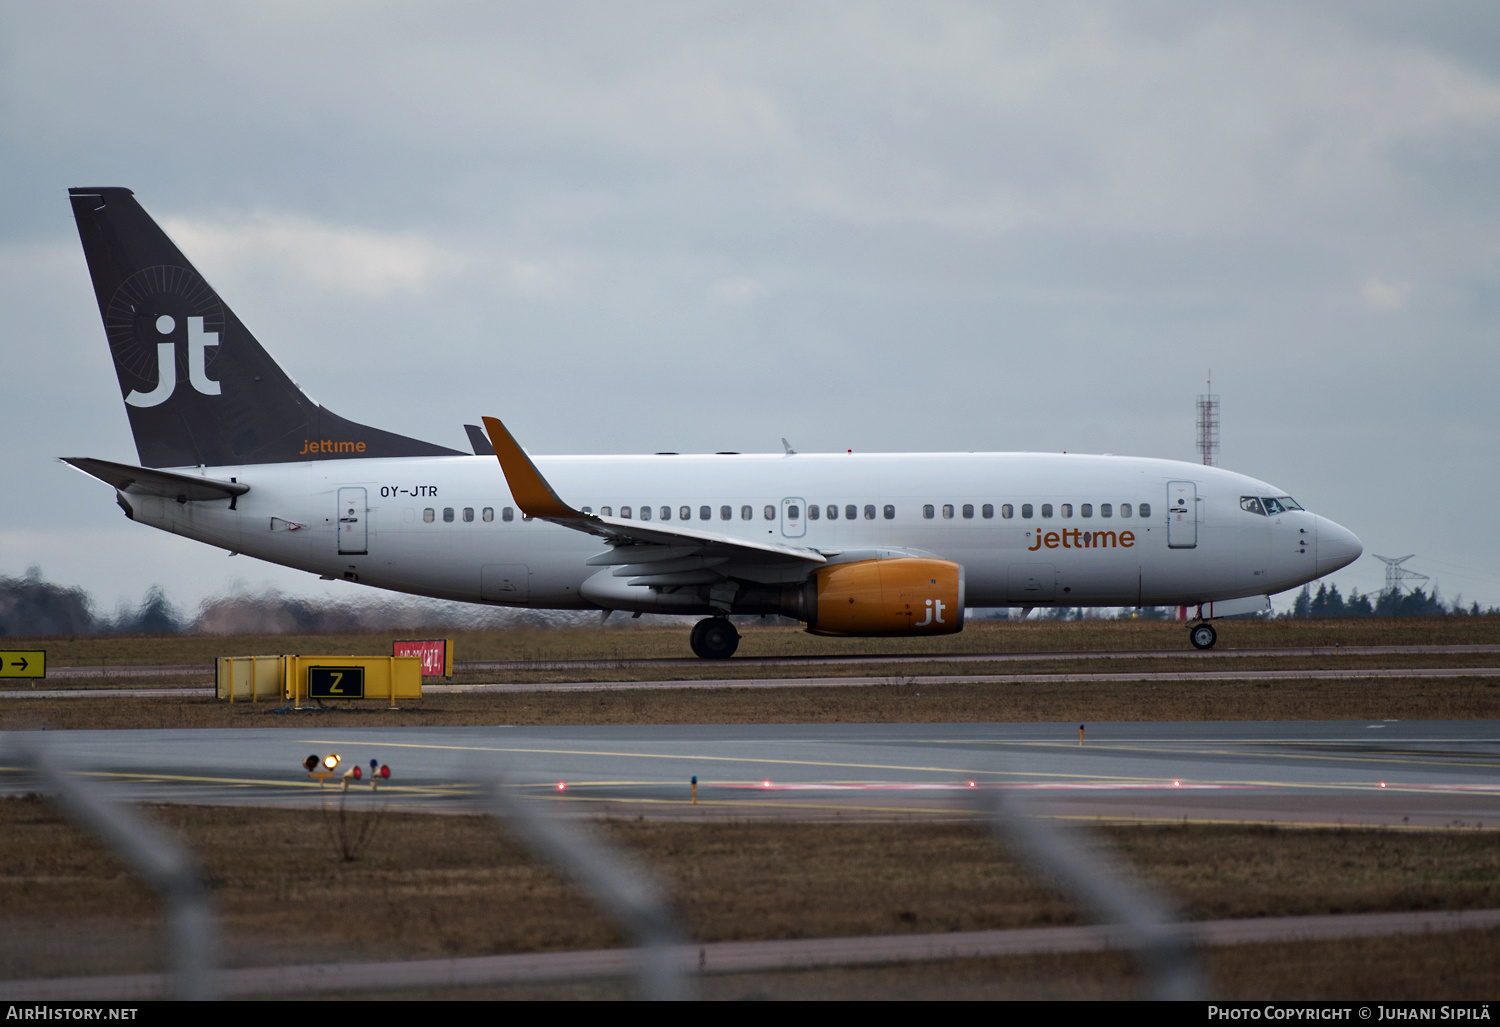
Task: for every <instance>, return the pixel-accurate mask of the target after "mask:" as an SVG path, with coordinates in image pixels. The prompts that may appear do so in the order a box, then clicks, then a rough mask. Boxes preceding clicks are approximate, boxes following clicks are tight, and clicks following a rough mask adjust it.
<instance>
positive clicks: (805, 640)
mask: <svg viewBox="0 0 1500 1027" xmlns="http://www.w3.org/2000/svg"><path fill="white" fill-rule="evenodd" d="M1215 625H1216V627H1217V629H1218V631H1219V648H1221V649H1265V648H1280V647H1290V646H1333V645H1345V646H1350V645H1457V644H1466V643H1467V644H1491V645H1494V644H1500V617H1423V618H1409V619H1394V620H1386V619H1375V618H1359V619H1351V620H1270V621H1256V620H1232V621H1216V622H1215ZM740 631H741V634H742V635H743V636H744V640H743V641H742V642H741V644H740V648H739V652H738V653H737V654H736V655H737V657H747V656H749V657H755V656H767V657H791V656H859V655H869V654H872V653H882V654H884V653H915V654H920V653H941V654H954V653H990V652H1057V651H1074V650H1076V651H1090V650H1092V651H1100V650H1120V649H1161V650H1164V651H1167V652H1173V651H1184V650H1187V649H1189V646H1188V642H1187V630H1186V628H1185V626H1184V625H1182V624H1181V623H1177V622H1172V621H1153V620H1098V621H1072V622H1062V623H1059V622H1054V621H1035V622H1033V621H1027V622H1025V623H1014V624H1013V623H1009V622H1005V621H971V622H969V624H968V626H967V627H965V628H964V630H963V631H962V632H961V633H959V634H957V635H944V636H942V637H940V638H875V639H856V638H822V637H819V636H817V635H809V634H808V633H807V632H805V631H802V630H801V629H800V628H796V627H791V626H788V625H784V624H777V623H772V622H750V623H748V624H743V625H740ZM687 633H688V626H687V625H686V624H684V625H673V626H650V627H634V626H632V627H620V628H615V627H607V628H589V629H582V628H557V629H536V628H528V629H519V630H513V631H485V632H453V633H451V637H452V638H453V640H454V654H455V655H454V659H455V660H458V661H475V660H582V659H588V660H625V659H660V658H673V657H690V656H691V655H692V654H691V652H690V651H689V649H688V644H687ZM432 635H433V633H432V632H430V631H428V632H418V633H415V634H413V633H392V632H384V633H372V634H360V635H312V636H307V635H231V636H225V635H146V636H136V635H109V636H86V637H56V638H30V639H28V638H13V639H6V640H5V642H4V647H5V648H8V649H46V650H47V661H48V664H49V666H53V667H73V666H81V667H122V666H139V665H153V666H157V665H160V666H182V665H201V666H203V667H210V666H212V664H213V661H214V659H215V658H216V657H219V656H227V655H250V654H252V653H255V654H262V653H321V652H327V653H345V654H349V655H389V654H390V651H391V642H392V640H394V639H396V638H410V637H418V638H427V637H432ZM730 663H731V665H732V664H733V661H730Z"/></svg>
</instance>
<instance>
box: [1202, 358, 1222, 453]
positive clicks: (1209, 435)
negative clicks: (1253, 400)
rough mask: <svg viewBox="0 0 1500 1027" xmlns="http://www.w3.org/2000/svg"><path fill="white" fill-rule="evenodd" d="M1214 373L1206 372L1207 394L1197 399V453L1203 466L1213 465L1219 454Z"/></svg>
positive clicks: (1217, 411)
mask: <svg viewBox="0 0 1500 1027" xmlns="http://www.w3.org/2000/svg"><path fill="white" fill-rule="evenodd" d="M1213 387H1214V373H1213V370H1212V369H1210V370H1209V372H1208V389H1209V391H1208V392H1205V393H1203V394H1201V395H1200V396H1199V397H1198V452H1199V454H1201V455H1202V457H1203V466H1205V467H1212V466H1213V465H1214V455H1215V454H1217V453H1218V452H1219V397H1218V396H1217V395H1216V394H1215V393H1214V391H1213Z"/></svg>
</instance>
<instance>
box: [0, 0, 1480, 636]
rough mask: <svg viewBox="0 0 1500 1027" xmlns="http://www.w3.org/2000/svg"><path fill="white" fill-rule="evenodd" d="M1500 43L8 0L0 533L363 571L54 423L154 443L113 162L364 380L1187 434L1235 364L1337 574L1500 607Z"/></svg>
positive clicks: (51, 547)
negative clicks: (107, 266)
mask: <svg viewBox="0 0 1500 1027" xmlns="http://www.w3.org/2000/svg"><path fill="white" fill-rule="evenodd" d="M1497 48H1500V6H1497V5H1495V4H1493V3H1442V2H1424V3H1421V4H1410V3H1379V2H1374V0H1360V2H1357V3H1348V4H1309V3H1305V2H1297V3H1285V4H1278V3H1258V4H1253V5H1239V4H1236V5H1228V4H1216V3H1204V2H1201V0H1193V2H1182V3H1176V2H1163V3H1149V2H1139V0H1133V2H1130V3H1121V4H1109V3H1079V4H1069V3H1059V2H1047V3H1037V4H1002V3H977V4H970V3H943V2H935V0H922V2H913V3H907V4H877V3H871V2H860V3H848V4H843V3H808V2H795V3H775V2H767V0H754V2H747V3H740V4H719V3H711V2H703V0H698V2H692V3H682V4H660V3H648V2H636V3H630V4H621V3H597V4H594V3H571V4H569V3H472V4H442V3H431V2H428V3H421V4H409V5H397V4H375V3H365V2H359V3H309V2H306V0H295V2H286V3H276V2H267V0H259V2H256V3H247V4H236V3H227V2H216V3H213V4H202V3H181V4H178V3H152V2H139V0H137V2H133V3H130V4H119V3H69V2H65V0H63V2H59V0H53V2H49V3H47V4H37V3H29V2H22V0H0V181H3V182H4V185H5V197H4V201H3V203H0V303H3V309H4V311H5V318H4V323H5V329H4V335H3V338H0V353H3V355H4V362H3V364H0V369H3V373H0V387H3V408H0V409H3V411H4V415H3V416H4V424H5V445H4V446H3V447H0V481H3V482H4V488H3V491H0V574H18V573H21V572H23V571H24V570H25V569H26V568H27V567H28V566H31V565H39V566H40V567H41V569H42V571H43V573H44V574H45V575H46V576H47V577H49V578H51V579H53V580H57V581H61V582H65V583H68V584H78V585H82V586H84V587H86V588H88V589H89V590H90V591H91V592H93V593H94V595H95V596H96V598H97V599H98V600H99V601H100V603H101V605H102V606H103V607H105V608H106V609H108V608H110V607H112V606H113V604H114V603H115V602H116V601H117V600H119V599H129V600H131V601H132V602H133V601H138V600H139V598H140V596H141V594H142V593H143V592H144V591H145V589H146V588H147V587H148V586H149V585H151V584H153V583H160V584H161V585H163V586H164V587H165V588H166V589H167V591H168V593H169V594H170V595H171V596H172V597H173V598H175V599H177V600H178V601H179V602H183V603H186V604H192V603H195V602H196V601H197V600H198V599H200V598H202V597H204V596H207V595H212V594H216V593H224V592H227V591H230V590H231V589H233V588H241V587H250V588H259V587H261V586H263V585H274V586H276V587H279V588H282V589H285V590H289V591H293V592H297V593H300V594H307V595H334V596H338V597H341V598H349V597H352V596H353V595H354V594H355V593H356V592H357V591H358V587H357V586H352V585H348V584H345V583H342V582H339V583H320V582H318V581H317V580H316V579H315V578H314V577H313V576H312V575H309V574H306V573H302V572H293V571H287V570H282V569H279V568H274V567H271V566H270V565H267V564H261V563H258V562H254V561H251V560H249V559H248V558H245V557H234V558H229V557H226V556H225V555H224V553H223V552H222V551H220V550H214V549H210V548H208V547H205V546H201V545H199V544H197V543H193V542H190V541H187V540H185V539H180V538H177V537H175V536H170V535H167V534H165V533H162V532H159V531H156V530H154V529H150V528H145V527H142V526H139V525H135V524H131V523H130V522H128V521H126V519H125V518H124V516H123V515H122V513H121V512H120V510H119V509H118V508H117V507H116V506H115V504H114V501H113V496H112V495H111V493H110V491H109V489H108V488H107V487H106V486H104V485H102V484H100V483H98V482H96V481H94V480H93V479H90V478H86V477H84V476H83V475H81V474H79V473H78V472H76V471H74V470H72V469H70V468H68V467H66V466H65V465H62V464H59V463H56V462H55V459H54V458H55V457H58V456H95V457H102V458H106V459H113V460H120V461H126V462H135V461H136V453H135V447H134V444H133V442H132V441H131V438H130V434H129V430H128V426H127V422H126V417H125V409H124V405H123V403H122V402H121V400H120V393H119V388H118V386H117V384H116V381H115V377H114V373H113V370H112V368H111V366H110V361H109V356H108V348H107V345H106V343H105V339H104V333H103V329H102V328H101V326H100V324H99V320H98V310H97V307H96V306H95V302H94V297H93V293H92V289H91V286H90V283H89V278H88V273H87V269H86V267H85V264H84V260H83V256H82V253H81V251H80V249H79V245H78V236H77V232H76V230H75V228H74V225H73V221H72V217H71V212H70V210H69V207H68V203H67V195H66V190H67V188H68V187H69V186H103V185H120V186H126V187H129V188H131V189H133V190H135V192H136V195H137V197H138V198H139V199H140V201H141V202H142V204H143V205H144V206H145V207H146V209H147V210H148V211H149V212H151V213H152V214H153V215H154V216H155V217H156V218H157V219H158V220H159V221H161V222H162V223H163V224H164V225H165V226H166V227H167V229H168V231H169V232H170V233H171V234H172V235H173V236H174V238H175V239H176V240H177V241H178V243H179V244H180V245H181V246H182V248H183V249H184V250H185V251H186V253H187V255H188V257H189V258H190V259H191V260H192V261H193V262H194V263H195V264H196V266H197V267H198V269H199V271H201V272H202V273H203V274H204V276H205V277H206V278H207V279H208V280H209V281H210V282H212V283H213V284H214V286H215V287H216V288H217V289H218V291H219V293H220V294H221V295H222V296H223V298H224V299H225V301H226V302H227V303H228V304H230V305H231V306H232V307H233V308H234V309H235V311H236V313H238V314H239V316H240V318H241V319H242V320H243V321H244V322H245V323H246V324H247V325H248V326H249V327H250V329H251V330H252V331H253V332H254V333H255V334H256V335H257V336H258V337H259V339H260V340H261V342H262V343H263V344H265V345H266V347H267V348H268V349H269V350H270V351H271V352H272V353H273V354H274V355H275V356H276V358H277V359H278V361H279V362H280V363H281V364H282V366H284V367H285V368H286V369H287V370H288V371H289V372H290V373H291V374H292V375H293V376H294V377H296V378H297V379H298V380H299V381H300V382H301V383H302V384H303V386H304V387H305V388H306V389H307V390H308V391H309V393H310V394H311V395H312V396H313V397H314V398H316V399H317V400H318V401H320V402H322V403H324V404H325V405H327V406H328V407H329V408H331V409H333V410H335V411H337V412H338V413H340V414H342V415H344V416H346V417H349V418H353V419H355V420H358V421H363V422H366V423H370V424H374V425H378V426H380V427H384V428H388V429H392V430H395V431H398V432H401V433H404V434H409V435H414V436H416V437H419V438H423V439H428V440H430V441H433V442H438V443H443V444H446V445H449V446H452V447H455V448H460V449H465V448H467V444H466V441H465V438H464V434H463V429H462V424H463V423H464V422H465V421H470V422H475V421H477V420H478V418H479V417H480V415H482V414H487V413H488V414H494V415H498V416H502V417H504V418H505V420H506V422H507V424H508V425H509V426H510V427H511V428H512V430H513V431H514V432H515V434H516V436H517V437H518V438H519V439H520V440H521V442H522V444H523V445H525V446H526V447H527V448H528V449H530V450H531V451H532V452H534V453H544V454H545V453H596V452H654V451H658V450H678V451H684V452H703V451H714V450H726V449H728V450H742V451H776V450H779V446H780V443H779V441H778V440H779V439H780V437H781V436H786V437H787V438H789V439H790V440H791V441H792V443H793V445H795V446H796V448H797V449H799V450H802V451H820V450H844V449H854V450H856V451H872V450H900V451H922V450H1043V451H1047V450H1051V451H1057V450H1069V451H1093V452H1111V453H1120V454H1140V455H1149V456H1163V457H1174V458H1179V459H1184V460H1195V459H1197V455H1196V453H1195V448H1194V400H1195V398H1196V396H1197V394H1198V393H1200V392H1202V391H1204V379H1205V378H1206V376H1207V374H1208V372H1209V369H1210V368H1211V369H1212V372H1213V387H1214V391H1215V392H1217V393H1219V394H1220V395H1221V396H1222V400H1223V413H1222V418H1223V428H1222V434H1223V447H1222V452H1221V454H1220V460H1219V462H1220V463H1221V464H1222V465H1223V466H1226V467H1228V468H1230V469H1233V470H1237V471H1241V472H1244V473H1246V474H1250V475H1254V476H1256V477H1258V478H1262V479H1264V480H1266V481H1269V482H1271V483H1273V484H1275V485H1276V486H1278V487H1279V488H1282V489H1284V490H1285V491H1287V492H1289V493H1290V494H1291V495H1292V496H1294V497H1296V498H1297V499H1298V500H1299V501H1300V502H1302V503H1303V505H1305V506H1307V507H1308V508H1310V509H1313V510H1316V511H1318V512H1319V513H1323V514H1325V515H1327V516H1329V517H1332V518H1333V519H1334V520H1336V521H1338V522H1340V523H1342V524H1344V525H1346V526H1348V527H1349V528H1351V529H1352V530H1353V531H1354V532H1356V533H1357V534H1358V535H1359V536H1360V537H1361V539H1362V540H1363V541H1364V543H1365V551H1366V556H1365V557H1363V558H1362V559H1360V560H1359V561H1358V562H1356V563H1355V564H1353V565H1352V566H1350V567H1349V568H1347V569H1346V570H1344V571H1342V572H1340V573H1339V574H1338V575H1337V576H1336V580H1337V581H1338V583H1339V584H1340V586H1341V587H1342V588H1344V589H1345V591H1347V590H1348V589H1349V588H1350V587H1357V588H1359V589H1360V590H1361V591H1374V590H1377V589H1379V588H1380V587H1381V584H1382V582H1383V565H1382V564H1380V563H1379V562H1378V561H1376V560H1375V559H1374V558H1373V557H1372V556H1370V555H1369V554H1371V553H1381V554H1384V555H1387V556H1402V555H1405V554H1407V553H1416V554H1417V556H1416V557H1415V558H1414V559H1412V560H1411V561H1409V562H1408V564H1407V566H1408V567H1410V568H1412V569H1414V570H1418V571H1421V572H1424V573H1426V574H1429V575H1431V576H1432V577H1433V578H1434V579H1435V580H1436V581H1437V582H1438V583H1439V585H1440V586H1441V589H1442V593H1443V595H1444V596H1445V597H1447V598H1449V599H1451V598H1453V596H1454V595H1455V594H1457V593H1462V594H1463V596H1464V597H1465V599H1466V600H1470V599H1477V600H1479V601H1481V602H1482V603H1486V604H1489V603H1496V604H1500V532H1496V531H1495V530H1493V529H1494V527H1495V525H1496V521H1497V511H1500V482H1497V479H1500V475H1497V473H1496V472H1497V468H1500V458H1497V455H1496V443H1497V438H1500V431H1497V429H1500V412H1497V407H1500V403H1497V393H1500V338H1497V328H1500V200H1497V198H1500V52H1497ZM1286 598H1289V597H1286ZM1284 601H1285V599H1284V600H1283V602H1284Z"/></svg>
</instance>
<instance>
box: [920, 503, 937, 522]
mask: <svg viewBox="0 0 1500 1027" xmlns="http://www.w3.org/2000/svg"><path fill="white" fill-rule="evenodd" d="M922 516H923V517H925V518H926V519H927V520H929V521H930V520H932V519H933V518H934V517H936V516H937V510H936V508H934V507H933V505H932V504H931V503H927V504H925V505H923V507H922Z"/></svg>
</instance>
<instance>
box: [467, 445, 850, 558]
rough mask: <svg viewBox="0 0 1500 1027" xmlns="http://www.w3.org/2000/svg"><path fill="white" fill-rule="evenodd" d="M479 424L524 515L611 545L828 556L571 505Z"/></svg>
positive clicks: (515, 449)
mask: <svg viewBox="0 0 1500 1027" xmlns="http://www.w3.org/2000/svg"><path fill="white" fill-rule="evenodd" d="M484 426H485V428H486V429H487V430H488V431H489V435H490V442H491V443H492V444H493V446H494V449H495V456H496V457H498V458H499V460H500V469H501V470H502V471H503V472H504V473H505V481H506V483H507V484H508V485H509V486H510V494H511V495H512V496H514V497H515V500H516V505H517V506H519V507H520V508H521V512H522V513H523V514H525V515H526V516H528V517H536V518H539V519H541V520H544V521H549V522H551V523H552V524H560V525H562V526H563V527H565V528H572V529H573V530H574V531H583V532H587V533H588V534H590V535H597V536H599V537H600V538H602V539H604V540H605V541H607V542H608V543H609V544H610V545H612V546H630V545H652V546H668V547H671V548H673V549H684V550H691V551H693V552H696V553H700V554H702V553H704V552H705V551H708V552H709V553H711V554H712V555H714V556H723V557H726V558H729V559H736V560H745V559H749V560H752V561H756V562H778V563H780V562H798V561H801V562H806V563H813V564H819V563H827V562H828V560H827V557H825V556H824V555H823V554H822V553H820V552H818V551H817V550H816V549H806V548H801V547H798V546H788V545H783V544H781V543H779V542H757V541H755V540H753V539H747V538H739V537H737V536H734V535H723V534H720V533H718V532H714V531H702V530H699V529H697V528H678V527H670V528H669V527H667V526H665V525H657V524H651V523H645V524H643V523H640V522H638V521H627V520H622V519H621V518H619V517H600V516H599V515H598V514H586V513H584V512H583V511H581V510H575V509H573V507H571V506H569V505H568V504H567V503H565V502H563V501H562V499H560V498H559V497H558V495H557V493H556V492H554V491H553V490H552V486H551V485H550V484H549V483H548V482H547V479H546V478H543V477H542V472H540V471H538V470H537V468H536V465H535V464H533V463H532V462H531V457H529V456H527V455H526V452H525V451H524V450H523V449H521V447H520V445H519V444H518V443H517V442H516V440H515V438H514V437H512V435H511V434H510V432H509V430H507V429H506V427H505V425H503V424H501V423H500V421H499V419H498V418H494V417H486V418H485V419H484Z"/></svg>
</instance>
